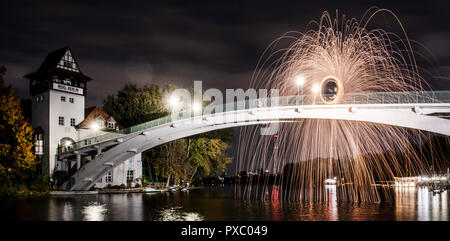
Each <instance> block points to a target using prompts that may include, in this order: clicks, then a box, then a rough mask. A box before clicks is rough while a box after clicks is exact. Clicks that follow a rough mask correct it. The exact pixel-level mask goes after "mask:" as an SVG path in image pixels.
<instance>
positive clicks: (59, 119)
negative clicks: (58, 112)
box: [58, 116, 64, 126]
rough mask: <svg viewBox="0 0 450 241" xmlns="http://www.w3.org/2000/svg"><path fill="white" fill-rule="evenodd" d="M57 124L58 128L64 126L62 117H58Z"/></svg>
mask: <svg viewBox="0 0 450 241" xmlns="http://www.w3.org/2000/svg"><path fill="white" fill-rule="evenodd" d="M58 124H59V125H60V126H63V125H64V117H62V116H60V117H58Z"/></svg>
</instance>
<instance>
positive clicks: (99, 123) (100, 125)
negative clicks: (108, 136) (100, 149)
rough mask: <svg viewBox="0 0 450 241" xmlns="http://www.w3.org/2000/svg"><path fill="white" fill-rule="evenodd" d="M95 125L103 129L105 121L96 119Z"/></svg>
mask: <svg viewBox="0 0 450 241" xmlns="http://www.w3.org/2000/svg"><path fill="white" fill-rule="evenodd" d="M97 125H98V127H99V128H100V129H103V127H105V122H103V121H101V120H99V121H97Z"/></svg>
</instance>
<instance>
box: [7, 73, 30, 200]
mask: <svg viewBox="0 0 450 241" xmlns="http://www.w3.org/2000/svg"><path fill="white" fill-rule="evenodd" d="M5 72H6V69H5V67H0V183H1V184H0V185H1V187H0V189H1V190H0V191H1V192H2V193H3V194H5V193H6V194H10V193H14V192H26V191H27V189H28V187H27V185H31V179H32V178H34V177H35V167H36V157H35V155H34V154H33V151H32V149H33V129H32V127H31V125H30V123H28V122H27V121H26V120H25V118H24V116H23V113H22V109H21V107H20V102H19V100H18V99H17V98H16V97H15V94H14V89H13V88H12V87H11V86H8V87H6V86H5V82H4V79H3V75H4V74H5Z"/></svg>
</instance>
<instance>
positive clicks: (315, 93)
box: [312, 84, 320, 105]
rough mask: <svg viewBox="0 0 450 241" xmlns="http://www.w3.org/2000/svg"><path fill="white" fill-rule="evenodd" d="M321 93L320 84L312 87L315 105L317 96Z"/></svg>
mask: <svg viewBox="0 0 450 241" xmlns="http://www.w3.org/2000/svg"><path fill="white" fill-rule="evenodd" d="M319 91H320V86H319V85H318V84H315V85H313V87H312V92H313V94H314V103H313V105H315V104H316V95H317V93H319Z"/></svg>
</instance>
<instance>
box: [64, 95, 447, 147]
mask: <svg viewBox="0 0 450 241" xmlns="http://www.w3.org/2000/svg"><path fill="white" fill-rule="evenodd" d="M320 98H321V97H320V96H319V95H294V96H278V97H272V98H260V99H250V100H244V101H235V102H232V103H225V104H222V105H213V106H212V105H209V106H206V107H204V108H203V111H202V112H201V113H195V112H193V111H192V110H190V109H188V110H184V111H180V112H177V113H174V114H171V115H168V116H164V117H162V118H159V119H155V120H151V121H148V122H145V123H141V124H138V125H135V126H131V127H128V128H124V129H122V130H118V131H114V132H110V133H107V134H103V135H99V136H95V137H91V138H87V139H85V140H81V141H78V142H75V143H72V144H71V145H70V146H68V147H61V146H59V145H58V152H57V153H58V154H62V153H64V152H67V151H72V150H75V149H79V148H82V147H86V146H90V145H94V144H97V143H101V142H105V141H108V140H113V139H116V138H118V137H121V136H124V135H127V134H131V133H135V132H138V131H143V130H146V129H149V128H152V127H156V126H159V125H164V124H167V123H170V122H172V116H173V115H177V116H178V117H179V118H178V119H177V120H182V119H189V118H192V117H196V116H200V115H203V114H204V113H205V110H207V109H208V110H211V109H214V113H216V114H217V113H222V112H226V111H233V110H245V109H252V108H256V107H260V106H266V107H269V106H271V107H274V106H299V105H327V104H326V103H324V102H323V101H322V100H321V99H320ZM413 103H417V104H423V103H450V90H439V91H409V92H367V93H349V94H344V95H343V96H341V97H340V99H339V100H338V101H337V103H336V104H413ZM207 114H210V113H207Z"/></svg>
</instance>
